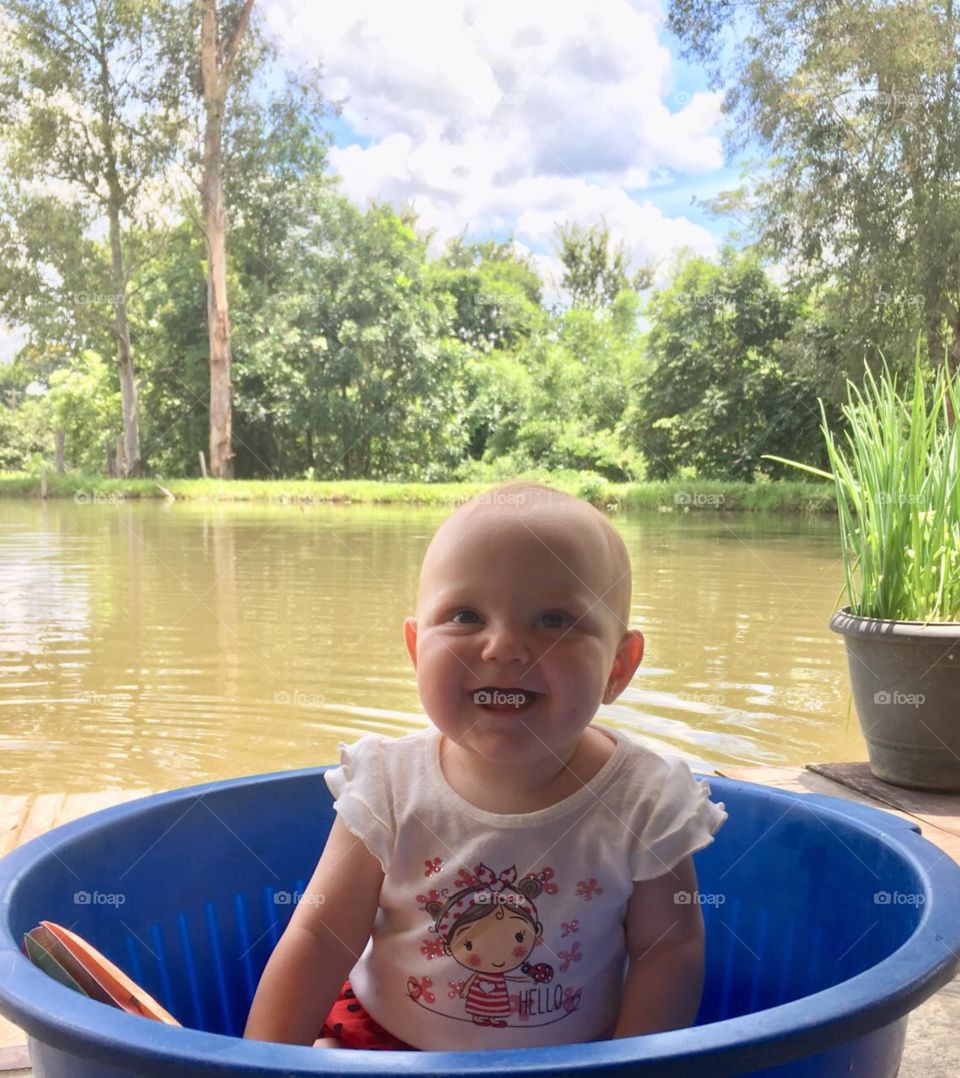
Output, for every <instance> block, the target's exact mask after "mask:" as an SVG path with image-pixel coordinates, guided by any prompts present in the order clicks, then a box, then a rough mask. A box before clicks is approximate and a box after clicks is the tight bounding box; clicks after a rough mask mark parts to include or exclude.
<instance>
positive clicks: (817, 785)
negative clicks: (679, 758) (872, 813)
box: [715, 767, 960, 864]
mask: <svg viewBox="0 0 960 1078" xmlns="http://www.w3.org/2000/svg"><path fill="white" fill-rule="evenodd" d="M715 772H716V774H718V775H720V776H721V777H723V778H730V779H736V780H737V781H740V782H757V783H760V784H761V785H763V786H773V787H775V788H776V789H779V790H789V791H791V792H792V793H800V794H812V793H816V794H826V795H827V796H829V797H839V798H841V799H842V800H844V801H855V802H857V803H858V804H861V805H869V806H871V807H872V808H879V809H882V810H883V811H884V812H890V813H892V814H893V815H894V816H899V817H901V818H902V819H904V820H909V822H910V823H913V824H918V825H919V827H920V833H921V834H922V835H923V837H924V838H925V839H927V840H928V841H929V842H932V843H933V844H934V845H935V846H937V847H938V848H939V849H941V850H942V851H943V852H944V853H945V854H946V855H947V856H948V857H950V858H952V859H953V860H954V861H956V862H957V863H958V864H960V836H958V835H954V834H953V833H952V832H951V831H945V830H943V829H942V828H940V827H937V826H936V824H933V823H931V822H930V820H929V819H928V818H927V817H921V816H915V815H913V814H912V813H910V812H907V811H905V810H903V809H897V808H894V807H893V806H891V805H888V804H885V803H884V802H881V801H878V800H877V799H876V798H874V797H871V796H870V795H868V794H865V793H861V792H860V791H858V790H854V789H852V788H851V787H849V786H844V785H843V784H841V783H839V782H834V781H833V779H829V778H827V777H826V775H821V774H818V773H817V772H815V771H812V770H810V769H806V768H805V769H803V770H798V769H797V768H793V767H718V768H716V769H715Z"/></svg>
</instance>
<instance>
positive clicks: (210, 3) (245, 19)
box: [200, 0, 253, 479]
mask: <svg viewBox="0 0 960 1078" xmlns="http://www.w3.org/2000/svg"><path fill="white" fill-rule="evenodd" d="M252 9H253V0H243V3H242V5H241V6H240V7H239V10H238V11H237V12H236V13H235V17H234V19H232V20H224V22H225V23H226V25H221V20H218V18H217V0H201V12H202V14H201V29H200V73H201V79H202V86H203V106H204V114H205V122H204V132H203V194H202V206H203V221H204V240H205V242H206V248H207V328H208V333H209V339H210V443H209V446H210V472H211V474H212V475H213V476H215V477H218V478H221V479H232V478H233V472H234V466H233V459H234V452H233V435H232V391H233V387H232V385H231V383H230V362H231V356H230V316H229V307H228V300H227V245H226V236H227V219H226V210H225V207H224V199H223V122H224V112H225V108H226V98H227V92H228V90H229V89H230V84H231V80H232V78H233V70H234V67H235V65H236V61H237V54H238V53H239V51H240V46H241V44H242V43H243V37H244V34H245V32H246V29H247V24H248V23H249V21H250V12H251V10H252Z"/></svg>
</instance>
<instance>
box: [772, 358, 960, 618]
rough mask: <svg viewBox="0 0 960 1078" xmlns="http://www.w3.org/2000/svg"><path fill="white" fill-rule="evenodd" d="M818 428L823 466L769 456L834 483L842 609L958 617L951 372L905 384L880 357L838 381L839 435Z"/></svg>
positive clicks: (959, 516) (959, 526) (958, 411)
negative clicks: (878, 366)
mask: <svg viewBox="0 0 960 1078" xmlns="http://www.w3.org/2000/svg"><path fill="white" fill-rule="evenodd" d="M820 412H821V417H822V420H823V422H822V424H821V430H822V431H823V436H824V439H825V441H826V447H827V453H828V456H829V463H830V468H831V470H830V471H829V472H825V471H822V470H820V469H819V468H813V467H811V466H810V465H806V464H800V463H798V462H796V461H789V460H784V459H783V458H781V457H771V458H770V459H772V460H779V461H780V462H781V463H783V464H790V465H792V466H793V467H796V468H800V469H802V470H803V471H805V472H809V473H810V474H812V475H819V476H821V477H823V478H825V479H829V480H831V481H832V482H833V485H834V493H835V496H836V504H837V513H838V516H839V522H840V546H841V551H842V555H843V569H844V579H845V587H846V594H847V599H848V601H849V605H850V611H851V613H853V614H857V615H859V616H861V617H870V618H883V619H889V620H894V621H920V622H924V623H926V622H931V621H934V622H945V621H947V622H953V621H960V426H958V423H957V421H956V420H957V419H960V375H958V374H951V373H950V372H949V371H948V369H947V367H946V366H945V365H944V366H941V367H939V368H938V369H937V373H936V376H935V378H934V381H933V385H932V387H930V388H929V389H928V387H926V386H925V384H924V377H923V371H922V368H921V365H920V356H919V351H918V355H917V360H916V365H915V368H914V376H913V388H912V391H910V392H907V393H904V394H901V392H900V390H899V389H898V386H897V379H896V377H895V376H893V375H891V374H890V371H889V369H888V368H887V366H886V364H884V368H883V371H882V372H881V375H880V379H879V381H878V380H877V379H876V378H874V376H873V374H872V373H871V371H870V370H869V368H868V369H867V372H866V378H865V381H864V386H863V388H862V389H861V388H859V387H857V386H856V385H854V384H853V383H852V382H850V381H848V382H847V402H846V404H844V405H843V415H844V417H845V418H846V421H847V427H846V430H845V431H844V433H843V437H842V438H841V439H839V440H838V439H837V438H835V437H834V435H833V433H832V432H831V430H830V429H829V428H828V426H827V421H826V414H825V412H824V408H823V402H822V401H821V402H820Z"/></svg>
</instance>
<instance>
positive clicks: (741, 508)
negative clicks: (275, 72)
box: [0, 472, 836, 514]
mask: <svg viewBox="0 0 960 1078" xmlns="http://www.w3.org/2000/svg"><path fill="white" fill-rule="evenodd" d="M523 478H529V479H535V480H539V481H541V482H545V483H548V484H549V485H550V486H553V487H555V488H557V489H559V490H564V491H567V492H568V493H570V494H576V495H577V496H578V497H581V498H585V499H586V500H587V501H589V502H591V503H592V504H593V505H596V506H597V507H598V508H601V509H607V510H610V511H614V512H616V511H630V510H648V511H654V512H701V511H710V512H716V511H718V510H720V511H723V512H776V513H801V514H822V513H835V512H836V504H835V502H834V495H833V487H832V486H831V485H830V484H829V483H827V482H821V483H818V482H806V481H794V480H779V481H776V482H765V483H743V482H723V481H719V480H704V479H676V480H669V481H665V482H644V483H609V482H607V481H606V480H605V479H603V478H601V477H598V476H595V475H592V474H588V475H584V474H582V473H579V472H555V473H553V474H548V473H540V472H538V473H532V474H529V475H527V476H524V477H523ZM491 485H492V484H491V483H487V482H484V483H479V482H470V483H403V482H396V483H388V482H378V481H375V480H333V481H330V482H323V481H314V480H306V479H235V480H233V481H224V480H219V479H165V480H158V479H105V478H103V477H102V476H91V475H81V474H79V473H70V472H68V473H65V474H64V475H56V474H48V475H47V478H46V497H48V498H72V499H74V500H75V501H77V502H94V503H97V502H103V503H105V504H111V503H115V502H118V501H126V500H136V499H153V498H157V499H163V498H168V497H169V496H170V495H172V496H173V497H174V498H176V499H177V500H178V501H193V502H274V503H281V504H290V505H309V504H311V503H334V504H347V505H351V504H368V505H369V504H380V505H455V504H456V503H457V502H460V501H464V500H466V499H467V498H469V497H471V496H472V495H474V494H477V493H479V492H480V491H483V490H486V489H488V488H489V487H490V486H491ZM41 486H42V481H41V477H40V476H39V475H31V474H27V473H22V472H16V473H3V474H0V497H5V498H39V497H41V496H43V495H42V490H41ZM167 492H169V493H167Z"/></svg>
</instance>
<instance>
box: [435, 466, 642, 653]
mask: <svg viewBox="0 0 960 1078" xmlns="http://www.w3.org/2000/svg"><path fill="white" fill-rule="evenodd" d="M511 533H512V534H513V535H517V536H521V537H523V539H524V540H527V539H528V538H532V539H533V540H534V541H535V542H536V543H537V544H539V545H538V548H537V549H538V550H539V549H540V548H542V555H541V556H542V557H543V558H544V559H551V558H555V559H558V560H560V561H562V562H563V563H564V564H567V565H570V566H573V565H576V566H578V567H580V568H579V571H578V574H577V575H578V577H579V578H581V579H583V578H584V577H586V576H587V575H589V578H590V579H589V588H590V590H591V592H592V593H593V594H594V595H595V596H596V599H597V600H598V601H599V603H602V605H603V606H604V607H605V608H606V609H607V610H609V612H610V613H611V614H612V615H613V617H614V618H615V620H616V623H617V628H618V630H619V631H620V632H624V631H626V629H627V625H628V622H629V618H630V601H631V575H630V558H629V555H628V554H627V548H626V546H625V545H624V542H623V540H622V539H621V538H620V534H619V533H618V532H617V530H616V528H614V527H613V525H612V524H611V523H610V521H609V520H607V518H606V517H605V516H604V515H603V513H601V512H600V511H599V510H598V509H595V508H594V507H593V506H592V505H590V504H589V503H588V502H585V501H583V500H582V499H580V498H575V497H573V495H571V494H564V493H562V492H561V491H557V490H552V489H551V488H550V487H547V486H543V485H541V484H539V483H529V482H526V481H522V480H515V481H513V482H510V483H505V484H503V485H501V486H497V487H494V488H492V489H491V490H488V491H485V492H483V493H482V494H478V495H476V496H474V497H473V498H471V499H469V501H467V502H465V503H464V504H463V505H461V506H460V508H459V509H457V511H456V512H455V513H454V514H453V515H452V516H450V517H448V518H447V519H446V520H445V521H444V522H443V524H441V526H440V527H439V528H438V529H437V531H436V533H435V534H434V536H433V538H432V539H431V541H430V545H429V546H428V547H427V552H426V554H425V555H424V558H423V564H422V566H421V569H420V584H419V588H418V592H417V613H418V615H419V612H420V609H421V605H422V603H423V600H424V597H425V594H426V593H427V592H428V591H429V589H430V588H431V587H432V583H433V581H434V579H435V578H436V576H437V575H439V574H440V573H441V571H442V569H443V565H444V562H446V561H447V560H448V558H449V557H450V556H451V553H452V552H453V551H454V550H456V549H457V548H458V547H459V546H460V544H462V543H463V542H464V540H466V539H467V537H468V536H470V537H471V538H472V539H474V540H475V539H478V538H482V537H484V536H486V537H489V538H495V537H509V535H510V534H511ZM584 583H585V584H586V583H587V581H586V580H584ZM598 605H599V604H598Z"/></svg>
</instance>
